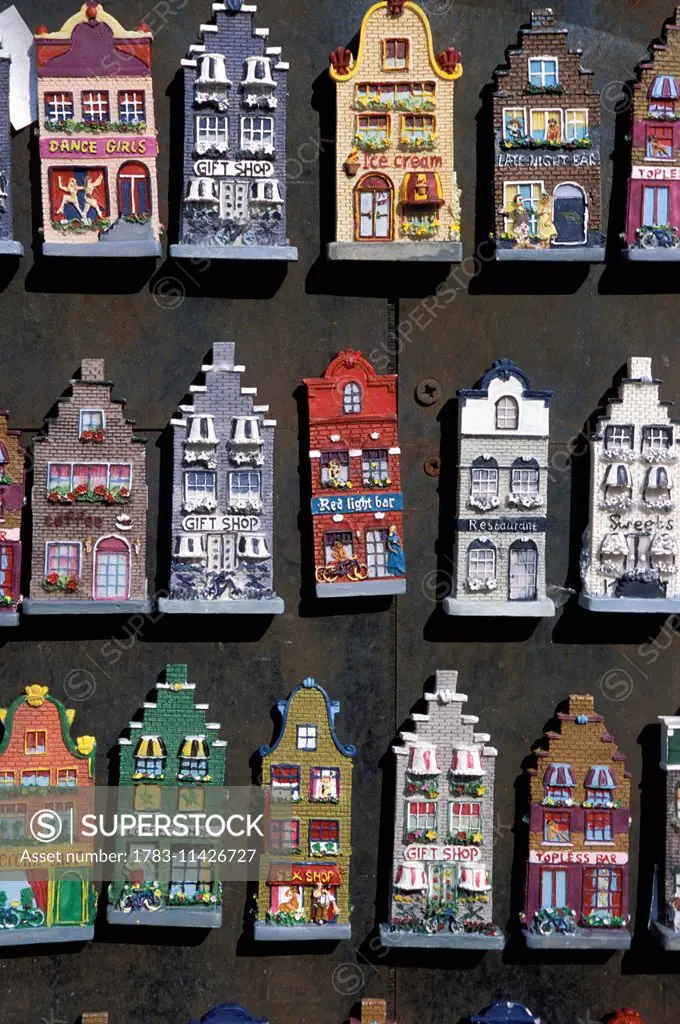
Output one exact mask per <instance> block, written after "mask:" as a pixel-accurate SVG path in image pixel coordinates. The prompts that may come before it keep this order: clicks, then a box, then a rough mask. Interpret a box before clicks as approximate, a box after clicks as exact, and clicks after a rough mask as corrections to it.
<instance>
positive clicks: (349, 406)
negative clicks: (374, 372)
mask: <svg viewBox="0 0 680 1024" xmlns="http://www.w3.org/2000/svg"><path fill="white" fill-rule="evenodd" d="M342 410H343V412H345V413H351V412H361V388H360V387H359V385H358V384H356V383H355V382H354V381H350V382H349V384H345V387H344V389H343V392H342Z"/></svg>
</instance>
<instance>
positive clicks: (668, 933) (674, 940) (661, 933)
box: [650, 921, 680, 951]
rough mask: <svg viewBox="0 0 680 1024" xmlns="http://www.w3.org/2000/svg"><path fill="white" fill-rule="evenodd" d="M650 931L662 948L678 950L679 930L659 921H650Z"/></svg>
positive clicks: (679, 942) (679, 943)
mask: <svg viewBox="0 0 680 1024" xmlns="http://www.w3.org/2000/svg"><path fill="white" fill-rule="evenodd" d="M650 932H651V935H652V938H653V939H654V941H655V942H656V943H658V945H659V946H663V948H664V949H671V950H676V951H677V950H680V932H676V931H674V930H673V929H672V928H669V927H668V925H667V924H662V923H661V921H652V925H651V928H650Z"/></svg>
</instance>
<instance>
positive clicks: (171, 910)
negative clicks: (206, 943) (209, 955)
mask: <svg viewBox="0 0 680 1024" xmlns="http://www.w3.org/2000/svg"><path fill="white" fill-rule="evenodd" d="M106 920H107V921H108V923H109V924H134V925H142V926H144V925H150V926H152V927H155V928H221V927H222V908H221V907H217V908H216V909H215V910H203V909H193V908H191V907H161V909H160V910H153V911H150V910H141V911H139V912H137V913H135V911H134V910H133V911H131V913H129V914H126V913H125V912H124V911H122V910H119V909H118V907H107V908H106Z"/></svg>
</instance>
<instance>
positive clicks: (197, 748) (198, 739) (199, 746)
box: [180, 736, 209, 760]
mask: <svg viewBox="0 0 680 1024" xmlns="http://www.w3.org/2000/svg"><path fill="white" fill-rule="evenodd" d="M180 754H181V756H182V757H193V758H205V759H206V760H207V758H208V754H209V751H208V741H207V740H206V738H205V736H185V737H184V743H183V744H182V749H181V751H180Z"/></svg>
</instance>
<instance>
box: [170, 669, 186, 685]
mask: <svg viewBox="0 0 680 1024" xmlns="http://www.w3.org/2000/svg"><path fill="white" fill-rule="evenodd" d="M187 678H188V675H187V666H186V665H166V667H165V681H166V683H168V684H169V685H170V686H186V683H187Z"/></svg>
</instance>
